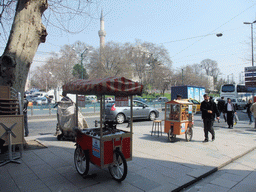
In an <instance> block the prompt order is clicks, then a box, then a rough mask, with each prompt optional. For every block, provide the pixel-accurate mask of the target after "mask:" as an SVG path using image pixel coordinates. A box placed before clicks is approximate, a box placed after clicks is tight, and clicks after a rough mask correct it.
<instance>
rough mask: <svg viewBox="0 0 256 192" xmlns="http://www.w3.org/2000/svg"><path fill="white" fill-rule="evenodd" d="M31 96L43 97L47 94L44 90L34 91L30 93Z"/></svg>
mask: <svg viewBox="0 0 256 192" xmlns="http://www.w3.org/2000/svg"><path fill="white" fill-rule="evenodd" d="M32 96H34V97H45V96H48V94H47V93H46V92H34V93H33V94H32Z"/></svg>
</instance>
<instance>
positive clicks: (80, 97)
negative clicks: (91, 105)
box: [77, 95, 85, 107]
mask: <svg viewBox="0 0 256 192" xmlns="http://www.w3.org/2000/svg"><path fill="white" fill-rule="evenodd" d="M77 104H78V107H84V106H85V96H84V95H78V98H77Z"/></svg>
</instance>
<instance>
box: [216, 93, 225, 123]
mask: <svg viewBox="0 0 256 192" xmlns="http://www.w3.org/2000/svg"><path fill="white" fill-rule="evenodd" d="M224 107H225V101H224V97H221V99H220V100H219V101H218V110H219V112H220V115H221V113H223V118H224V120H225V122H227V119H226V116H225V113H224Z"/></svg>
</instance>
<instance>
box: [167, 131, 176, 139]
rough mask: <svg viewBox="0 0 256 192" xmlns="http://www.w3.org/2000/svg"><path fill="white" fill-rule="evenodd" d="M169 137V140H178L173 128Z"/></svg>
mask: <svg viewBox="0 0 256 192" xmlns="http://www.w3.org/2000/svg"><path fill="white" fill-rule="evenodd" d="M168 139H169V141H171V142H173V141H175V140H176V135H174V134H173V129H172V128H171V129H170V130H169V133H168Z"/></svg>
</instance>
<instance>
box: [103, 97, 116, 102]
mask: <svg viewBox="0 0 256 192" xmlns="http://www.w3.org/2000/svg"><path fill="white" fill-rule="evenodd" d="M112 101H114V99H113V98H112V97H108V98H106V99H105V103H110V102H112Z"/></svg>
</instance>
